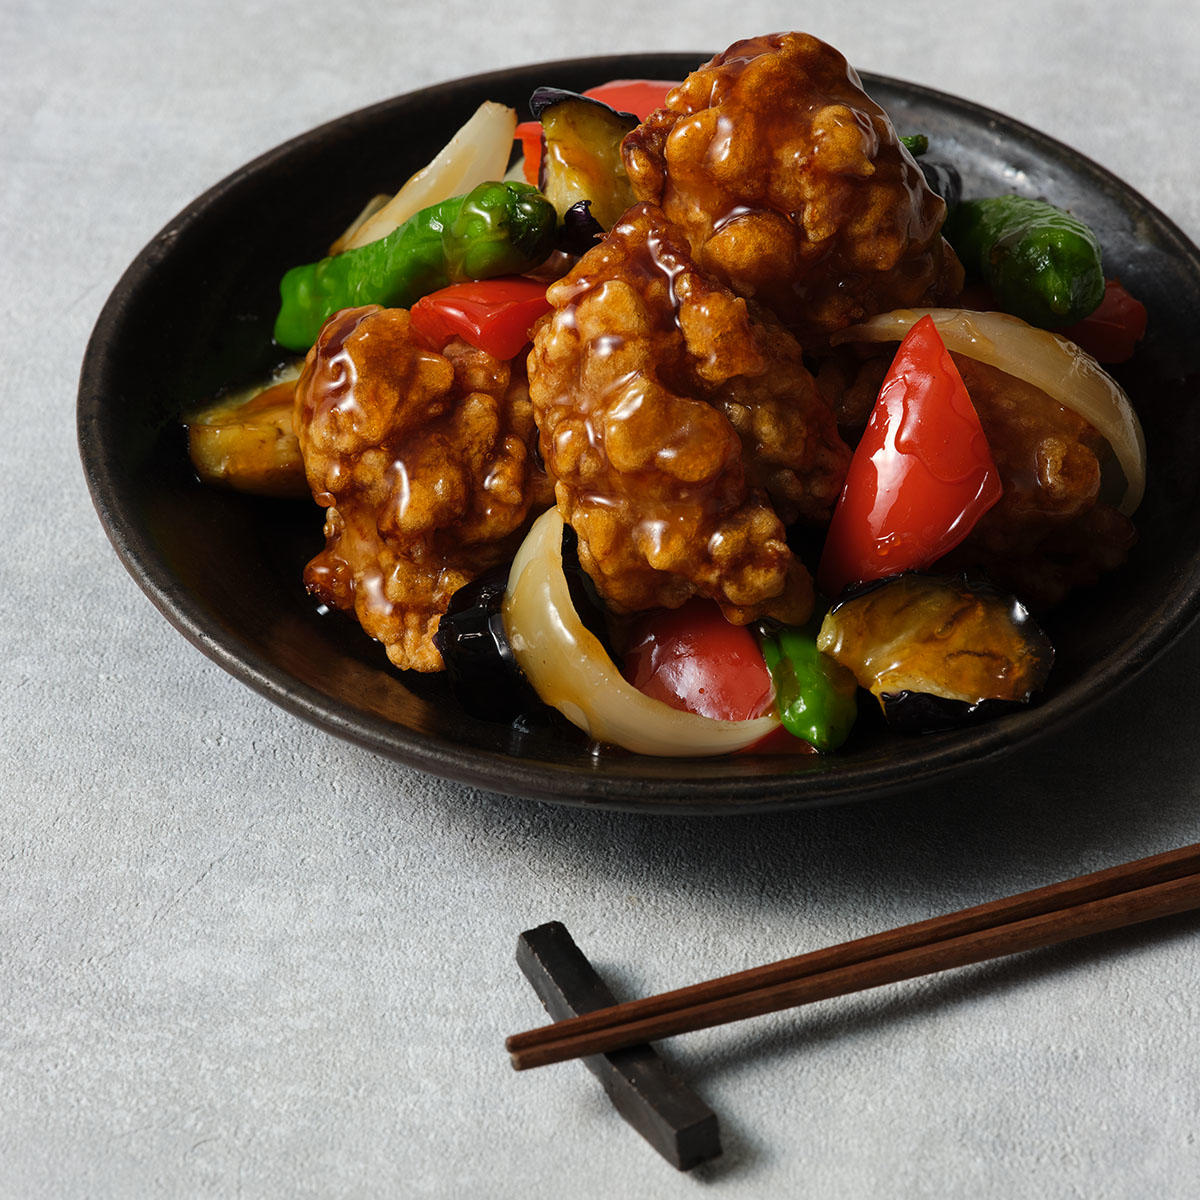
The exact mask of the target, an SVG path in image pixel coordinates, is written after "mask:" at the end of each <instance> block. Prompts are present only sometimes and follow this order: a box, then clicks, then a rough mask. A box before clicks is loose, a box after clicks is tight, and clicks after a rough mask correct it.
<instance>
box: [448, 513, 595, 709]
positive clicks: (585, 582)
mask: <svg viewBox="0 0 1200 1200" xmlns="http://www.w3.org/2000/svg"><path fill="white" fill-rule="evenodd" d="M577 545H578V539H577V538H576V535H575V531H574V530H573V529H572V528H571V527H570V526H569V525H568V526H565V527H564V530H563V547H562V560H563V574H564V575H565V576H566V579H567V589H568V591H569V592H570V594H571V603H572V604H573V605H574V606H575V611H576V612H577V613H578V614H579V618H580V620H581V621H582V622H583V624H584V625H585V626H586V627H587V628H588V629H589V630H590V631H591V632H592V633H593V634H595V635H596V637H597V638H598V639H599V640H600V642H601V643H602V644H603V646H604V649H605V651H606V652H607V653H608V654H609V656H610V657H611V656H612V655H613V647H612V644H611V640H610V638H609V635H608V630H607V627H606V623H605V618H604V606H603V605H602V604H601V602H600V598H599V596H598V594H597V592H596V585H595V584H594V583H592V580H591V578H590V576H589V575H588V574H587V572H586V571H584V569H583V568H582V567H581V566H580V565H579V555H578V553H577V551H576V546H577ZM507 587H508V567H507V566H501V567H496V568H494V569H492V570H491V571H488V572H486V573H485V574H483V575H481V576H480V577H479V578H478V579H475V580H472V582H470V583H468V584H464V585H463V586H462V587H460V588H459V589H458V591H456V592H455V593H454V595H453V596H452V597H451V598H450V606H449V608H447V610H446V613H445V615H444V616H443V617H442V619H441V620H440V621H439V622H438V627H437V632H436V633H435V634H434V635H433V644H434V645H435V646H436V647H437V649H438V653H439V654H441V656H442V662H443V663H444V664H445V667H446V676H447V678H448V680H449V682H450V689H451V691H453V693H454V695H455V698H456V699H457V700H458V702H459V703H460V704H461V705H462V707H463V708H464V709H466V711H467V712H469V713H470V714H471V716H473V717H478V718H479V719H480V720H483V721H498V722H502V723H504V724H510V723H511V722H513V721H515V720H517V719H518V718H534V719H537V718H546V719H551V720H552V719H553V717H554V713H553V710H552V709H549V708H547V707H546V705H545V704H543V703H542V700H541V698H540V697H539V696H538V694H537V692H536V691H534V689H533V686H532V684H530V683H529V681H528V680H527V679H526V678H525V675H524V673H523V672H522V670H521V668H520V666H518V664H517V659H516V655H515V654H513V649H512V645H511V644H510V643H509V640H508V631H507V630H506V629H505V627H504V615H503V612H502V609H503V605H504V594H505V591H506V589H507Z"/></svg>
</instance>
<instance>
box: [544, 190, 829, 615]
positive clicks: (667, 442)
mask: <svg viewBox="0 0 1200 1200" xmlns="http://www.w3.org/2000/svg"><path fill="white" fill-rule="evenodd" d="M547 297H548V299H549V300H550V301H551V303H552V304H553V306H554V311H553V312H552V313H551V314H550V316H549V317H548V318H547V319H546V321H545V322H544V323H543V324H542V326H541V327H540V328H539V330H538V331H537V334H536V336H535V338H534V346H533V351H532V352H531V354H530V356H529V378H530V384H529V386H530V395H531V397H532V399H533V404H534V409H535V412H536V417H537V424H538V428H539V430H540V433H541V447H542V457H543V459H544V460H545V463H546V468H547V470H548V471H549V473H550V475H551V476H552V478H553V479H554V480H555V490H556V495H557V497H558V506H559V511H560V512H561V513H562V515H563V519H564V520H565V521H566V522H567V523H568V524H570V525H571V526H573V527H574V529H575V532H576V533H577V534H578V536H579V557H580V561H581V562H582V564H583V566H584V569H585V570H586V571H587V572H588V574H589V575H591V577H592V579H593V580H594V581H595V583H596V586H597V589H598V590H599V592H600V594H601V595H602V596H603V598H604V599H605V601H606V603H607V604H608V605H609V606H610V607H611V608H612V609H613V610H614V611H616V612H621V613H628V612H635V611H640V610H642V609H647V608H676V607H678V606H679V605H681V604H683V603H684V601H686V600H687V599H688V598H689V597H690V596H692V595H694V594H699V595H702V596H706V597H709V598H710V599H713V600H715V601H717V602H718V603H719V604H720V606H721V609H722V611H723V612H724V613H725V616H726V617H727V618H728V619H729V620H730V621H733V622H735V623H738V624H744V623H746V622H748V621H751V620H754V619H756V618H758V617H761V616H774V617H779V618H780V619H783V620H787V621H792V622H799V621H803V620H805V619H806V618H807V615H808V613H809V611H810V609H811V605H812V583H811V580H810V579H809V576H808V573H807V571H805V569H804V567H803V566H802V565H801V564H800V562H799V561H798V560H797V559H796V558H795V556H794V555H793V554H792V553H791V551H790V550H789V549H788V546H787V542H786V540H785V532H784V520H787V521H791V520H793V519H795V518H796V517H805V518H809V519H813V520H821V519H825V518H827V517H828V515H829V513H830V511H831V509H832V506H833V503H834V502H835V501H836V499H837V495H838V492H839V490H840V488H841V483H842V478H843V476H844V475H845V471H846V467H847V465H848V463H849V457H850V455H849V451H848V450H847V448H846V446H845V445H844V443H843V442H842V441H841V439H840V438H839V437H838V434H837V429H836V425H835V423H834V420H833V415H832V412H831V411H830V409H829V407H828V405H827V404H825V402H824V401H823V400H822V399H821V397H820V396H819V395H818V393H817V390H816V386H815V385H814V383H813V381H812V377H811V376H810V375H809V373H808V371H807V370H806V369H805V367H804V364H803V362H802V360H801V354H800V349H799V346H798V345H797V344H796V342H795V341H794V340H793V339H792V338H791V337H790V336H789V335H788V334H787V333H786V332H785V331H784V330H783V329H781V328H780V327H779V326H778V325H777V324H775V323H773V322H770V320H769V318H764V319H763V320H759V319H756V317H755V316H754V315H753V314H752V313H751V312H750V310H749V308H748V306H747V303H746V301H745V300H743V299H741V298H740V297H737V296H734V295H733V294H732V293H731V292H729V291H728V290H727V289H726V288H724V287H722V286H721V285H719V284H717V283H714V282H713V281H711V280H709V279H707V278H706V277H705V276H704V275H703V274H702V273H701V272H700V271H698V270H697V269H696V267H695V265H694V264H693V262H692V261H691V256H690V254H689V253H688V249H687V243H686V241H685V240H684V239H683V237H682V236H681V234H680V233H679V231H678V230H675V229H673V228H672V227H671V226H670V225H669V223H668V222H667V221H666V219H665V218H664V217H663V215H662V213H661V211H660V210H658V209H657V208H655V207H654V206H652V205H648V204H640V205H635V206H634V207H633V208H631V209H630V210H629V211H628V212H627V213H626V214H625V216H624V217H623V218H622V219H621V221H619V222H618V224H617V225H616V226H615V227H614V228H613V230H612V231H611V232H610V233H609V235H608V236H607V237H606V238H605V239H604V241H602V242H601V243H599V244H598V245H597V246H596V247H595V248H594V249H592V250H591V251H589V252H588V254H587V255H586V256H585V257H584V258H583V259H581V260H580V262H579V263H578V265H577V266H576V267H575V269H574V270H573V271H572V272H571V273H570V274H569V275H568V276H567V277H566V278H565V279H563V280H561V281H559V282H558V283H556V284H554V285H553V286H552V287H551V288H550V289H549V291H548V292H547ZM772 502H774V507H773V506H772ZM781 515H782V517H783V519H781Z"/></svg>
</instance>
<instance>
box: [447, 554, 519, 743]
mask: <svg viewBox="0 0 1200 1200" xmlns="http://www.w3.org/2000/svg"><path fill="white" fill-rule="evenodd" d="M507 586H508V567H507V566H505V567H500V568H497V569H496V570H493V571H489V572H487V573H486V574H485V575H481V576H480V577H479V578H478V579H476V580H474V581H472V582H471V583H468V584H466V585H464V586H463V587H460V588H459V589H458V591H457V592H455V593H454V595H453V596H452V597H451V598H450V607H449V608H448V609H447V610H446V613H445V615H444V616H443V617H442V619H441V621H439V622H438V627H437V632H436V633H435V634H434V635H433V644H434V645H435V646H436V647H437V648H438V652H439V653H440V654H441V656H442V661H443V663H445V666H446V676H447V678H448V679H449V681H450V688H451V690H452V691H453V692H454V695H455V698H456V699H457V700H458V702H459V703H460V704H461V705H462V706H463V708H465V709H466V710H467V712H469V713H470V714H471V716H473V717H478V718H479V719H480V720H484V721H501V722H510V721H512V720H514V719H515V718H517V717H519V716H523V715H525V714H527V713H530V712H532V711H534V710H536V709H537V708H540V707H541V706H542V702H541V700H539V699H538V696H537V693H536V692H535V691H534V690H533V688H532V686H531V685H530V684H529V683H528V681H527V680H526V679H525V676H524V675H523V674H522V672H521V668H520V667H519V666H518V665H517V659H516V656H515V655H514V654H513V651H512V646H510V645H509V641H508V634H507V633H506V632H505V629H504V617H503V614H502V613H501V606H502V605H503V603H504V592H505V588H506V587H507Z"/></svg>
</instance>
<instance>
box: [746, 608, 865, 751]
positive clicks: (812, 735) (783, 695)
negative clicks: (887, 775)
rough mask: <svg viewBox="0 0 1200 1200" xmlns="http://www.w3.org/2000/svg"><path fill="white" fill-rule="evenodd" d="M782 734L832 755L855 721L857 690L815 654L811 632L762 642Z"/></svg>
mask: <svg viewBox="0 0 1200 1200" xmlns="http://www.w3.org/2000/svg"><path fill="white" fill-rule="evenodd" d="M762 654H763V659H764V661H765V662H766V664H767V670H769V671H770V672H771V680H772V682H773V683H774V684H775V706H776V708H777V709H778V710H779V719H780V720H781V721H782V722H783V726H784V728H785V729H786V730H787V731H788V732H789V733H790V734H793V735H794V736H795V737H798V738H803V739H804V740H805V741H806V742H808V743H810V744H811V745H813V746H815V747H816V748H817V749H818V750H822V751H825V750H836V749H837V748H838V747H839V746H840V745H841V744H842V743H843V742H844V741H845V740H846V739H847V738H848V737H849V736H850V730H851V728H852V727H853V725H854V718H855V717H856V716H857V715H858V698H857V692H858V684H857V683H856V682H855V679H854V676H853V675H852V674H851V673H850V672H849V671H848V670H847V669H846V668H845V667H843V666H842V665H841V664H840V663H837V662H834V660H833V659H832V658H830V657H829V656H828V655H827V654H822V653H821V651H820V650H818V649H817V641H816V635H815V632H814V630H813V629H807V628H806V629H797V628H786V629H779V630H774V631H772V632H770V633H768V634H766V635H764V637H763V639H762Z"/></svg>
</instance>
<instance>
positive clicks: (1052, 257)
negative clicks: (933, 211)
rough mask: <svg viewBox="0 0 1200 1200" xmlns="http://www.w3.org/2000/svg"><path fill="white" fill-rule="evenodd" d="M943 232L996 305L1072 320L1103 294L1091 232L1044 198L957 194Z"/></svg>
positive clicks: (1049, 325) (1044, 322) (1050, 322)
mask: <svg viewBox="0 0 1200 1200" xmlns="http://www.w3.org/2000/svg"><path fill="white" fill-rule="evenodd" d="M945 233H946V236H947V238H949V240H950V244H951V245H952V246H953V247H954V249H955V251H956V252H957V253H958V256H959V258H961V259H962V262H963V266H965V267H966V269H967V270H968V271H969V272H974V273H976V274H978V275H980V276H981V277H982V279H983V281H984V283H986V284H987V285H988V287H990V288H991V290H992V292H993V294H994V295H995V297H996V299H997V300H998V301H999V302H1000V305H1001V307H1002V308H1003V309H1004V310H1005V311H1006V312H1010V313H1012V314H1013V315H1014V316H1017V317H1021V318H1022V319H1023V320H1025V321H1028V322H1029V323H1030V324H1031V325H1038V326H1040V327H1041V328H1043V329H1054V328H1057V327H1059V326H1064V325H1073V324H1074V323H1075V322H1076V321H1081V320H1083V318H1084V317H1086V316H1087V315H1088V314H1089V313H1091V312H1093V311H1094V310H1095V308H1096V306H1097V305H1098V304H1099V303H1100V301H1101V300H1102V299H1103V297H1104V271H1103V269H1102V267H1101V264H1100V243H1099V242H1098V241H1097V240H1096V235H1095V234H1094V233H1093V232H1092V231H1091V230H1090V229H1089V228H1088V227H1087V226H1086V225H1085V224H1084V223H1083V222H1082V221H1080V220H1078V219H1077V218H1075V217H1073V216H1071V215H1070V214H1069V213H1065V212H1063V210H1062V209H1061V208H1055V207H1054V205H1052V204H1047V203H1046V202H1045V201H1044V200H1030V199H1027V198H1026V197H1024V196H992V197H989V198H988V199H984V200H964V201H963V202H962V203H961V204H959V206H958V207H957V208H956V209H955V210H954V213H953V214H952V215H951V217H950V219H949V221H948V222H947V225H946V230H945Z"/></svg>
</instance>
